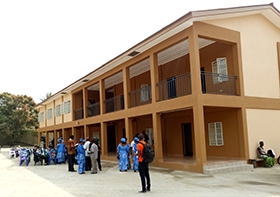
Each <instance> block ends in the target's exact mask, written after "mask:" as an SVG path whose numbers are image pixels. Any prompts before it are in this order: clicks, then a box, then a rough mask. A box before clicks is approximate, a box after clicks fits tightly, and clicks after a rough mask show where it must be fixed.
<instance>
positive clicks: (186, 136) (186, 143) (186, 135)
mask: <svg viewBox="0 0 280 197" xmlns="http://www.w3.org/2000/svg"><path fill="white" fill-rule="evenodd" d="M182 136H183V153H184V156H193V145H192V125H191V123H185V124H182Z"/></svg>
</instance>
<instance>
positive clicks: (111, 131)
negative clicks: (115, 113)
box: [107, 125, 116, 152]
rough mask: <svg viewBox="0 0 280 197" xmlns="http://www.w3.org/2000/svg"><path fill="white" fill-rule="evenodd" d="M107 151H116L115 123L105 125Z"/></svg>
mask: <svg viewBox="0 0 280 197" xmlns="http://www.w3.org/2000/svg"><path fill="white" fill-rule="evenodd" d="M107 143H108V152H116V130H115V125H110V126H107Z"/></svg>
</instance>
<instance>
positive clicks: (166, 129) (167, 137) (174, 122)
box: [162, 110, 195, 155]
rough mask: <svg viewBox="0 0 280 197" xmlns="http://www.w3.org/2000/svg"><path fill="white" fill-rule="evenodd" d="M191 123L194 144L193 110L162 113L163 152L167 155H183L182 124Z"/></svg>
mask: <svg viewBox="0 0 280 197" xmlns="http://www.w3.org/2000/svg"><path fill="white" fill-rule="evenodd" d="M184 123H191V125H192V138H193V140H192V141H193V153H194V154H195V146H194V135H195V134H194V130H193V128H194V127H193V117H192V110H189V111H181V112H174V113H168V114H164V115H162V144H163V153H164V154H166V155H183V140H182V139H183V137H182V136H183V134H182V124H184Z"/></svg>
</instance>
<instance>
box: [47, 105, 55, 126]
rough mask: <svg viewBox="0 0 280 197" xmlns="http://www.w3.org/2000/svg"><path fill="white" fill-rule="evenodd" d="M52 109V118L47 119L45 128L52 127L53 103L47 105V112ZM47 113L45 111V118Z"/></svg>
mask: <svg viewBox="0 0 280 197" xmlns="http://www.w3.org/2000/svg"><path fill="white" fill-rule="evenodd" d="M51 108H52V112H53V118H52V119H47V126H52V125H54V108H53V102H51V103H48V104H47V111H48V109H51ZM47 111H46V118H47Z"/></svg>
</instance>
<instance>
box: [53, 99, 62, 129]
mask: <svg viewBox="0 0 280 197" xmlns="http://www.w3.org/2000/svg"><path fill="white" fill-rule="evenodd" d="M56 105H61V106H62V107H61V109H62V111H61V112H62V114H63V103H62V97H60V98H59V99H56V100H55V106H56ZM54 115H55V109H54ZM55 124H62V115H61V116H57V117H56V116H55Z"/></svg>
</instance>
